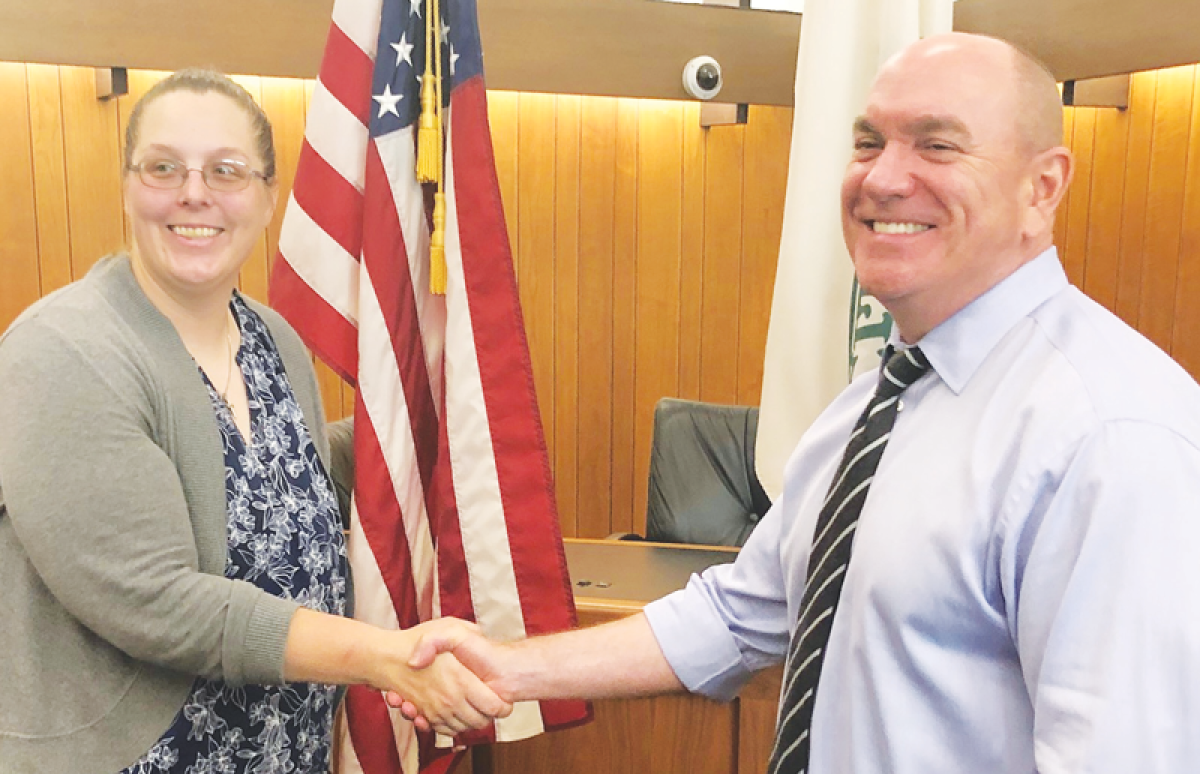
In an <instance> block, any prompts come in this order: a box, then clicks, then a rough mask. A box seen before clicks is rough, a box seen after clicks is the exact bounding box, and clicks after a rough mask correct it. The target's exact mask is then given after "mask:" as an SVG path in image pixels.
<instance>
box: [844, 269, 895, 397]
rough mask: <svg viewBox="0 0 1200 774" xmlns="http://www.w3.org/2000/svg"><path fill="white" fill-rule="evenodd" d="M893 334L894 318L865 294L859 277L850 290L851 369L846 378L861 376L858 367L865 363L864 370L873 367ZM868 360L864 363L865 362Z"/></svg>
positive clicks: (855, 279)
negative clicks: (859, 282)
mask: <svg viewBox="0 0 1200 774" xmlns="http://www.w3.org/2000/svg"><path fill="white" fill-rule="evenodd" d="M891 332H892V316H891V315H890V314H889V313H888V310H886V309H884V308H883V304H881V303H879V301H878V300H876V299H875V297H874V296H872V295H871V294H870V293H864V292H863V290H862V288H861V287H859V285H858V278H857V277H855V278H854V283H853V285H851V289H850V342H849V346H848V350H849V352H848V354H849V358H848V360H847V362H849V364H850V367H849V370H848V371H847V374H846V377H847V379H848V380H849V379H853V378H854V376H855V375H856V374H857V373H859V372H858V370H857V368H858V364H859V361H860V360H863V366H864V368H874V367H875V366H876V365H878V363H879V359H880V358H881V357H883V348H884V347H885V346H887V339H888V336H889V335H890V334H891ZM864 358H865V360H864Z"/></svg>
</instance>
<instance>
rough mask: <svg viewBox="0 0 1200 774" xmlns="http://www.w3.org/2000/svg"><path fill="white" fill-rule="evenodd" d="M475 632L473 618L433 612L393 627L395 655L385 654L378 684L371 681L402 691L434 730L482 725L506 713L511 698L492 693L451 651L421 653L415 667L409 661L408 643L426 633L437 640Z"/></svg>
mask: <svg viewBox="0 0 1200 774" xmlns="http://www.w3.org/2000/svg"><path fill="white" fill-rule="evenodd" d="M478 632H479V627H477V626H476V625H475V624H472V623H467V622H465V621H459V620H457V619H453V618H439V619H435V620H433V621H428V622H426V623H423V624H420V625H418V626H414V627H412V628H411V629H406V630H404V631H401V632H393V633H392V634H394V635H395V637H396V638H397V639H398V640H399V642H398V643H397V646H396V650H395V656H396V657H395V658H394V659H391V658H389V659H387V661H386V666H385V669H384V672H383V674H382V676H381V680H380V684H378V685H375V687H376V688H379V689H381V690H384V691H388V692H389V693H392V694H399V695H401V696H403V697H405V699H406V700H407V701H408V702H409V703H410V704H411V705H412V706H413V707H414V708H415V709H416V710H417V711H418V712H419V713H420V715H421V716H423V717H424V718H426V719H427V720H428V725H429V726H430V727H432V729H433V730H434V731H437V732H438V733H439V734H447V735H454V734H458V733H462V732H463V731H467V730H469V729H472V728H484V727H486V726H487V725H488V724H489V723H491V721H492V720H493V719H494V718H498V717H507V716H508V715H509V714H510V713H511V712H512V704H510V703H508V702H506V701H504V700H503V699H501V698H500V697H499V696H497V695H496V693H495V692H494V691H493V690H492V689H491V688H489V687H488V686H487V685H486V684H485V683H484V682H483V681H482V680H481V679H480V678H479V677H477V676H476V675H475V674H474V673H473V672H471V671H470V670H469V669H467V668H466V667H464V666H463V665H462V664H461V663H460V662H459V661H458V659H456V658H455V657H454V656H453V655H452V654H450V653H439V654H438V655H437V656H436V657H435V658H433V659H432V661H430V659H429V658H424V659H421V663H422V666H421V667H420V668H416V667H413V666H410V661H411V659H412V658H413V655H414V649H415V648H416V646H417V644H418V643H419V642H422V641H423V640H425V639H426V638H432V639H434V640H440V639H443V638H447V637H449V638H457V637H460V636H461V635H462V634H463V633H470V634H475V635H478ZM426 664H427V666H426ZM422 725H423V724H422Z"/></svg>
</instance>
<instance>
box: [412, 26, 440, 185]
mask: <svg viewBox="0 0 1200 774" xmlns="http://www.w3.org/2000/svg"><path fill="white" fill-rule="evenodd" d="M439 19H440V17H439V15H438V8H437V3H436V2H431V3H428V4H427V5H426V9H425V75H424V76H423V77H422V78H421V122H420V125H419V127H418V128H417V182H420V183H436V182H438V168H439V167H440V164H438V156H440V155H441V153H442V132H441V126H440V124H441V121H440V120H439V115H438V113H439V112H440V111H439V110H438V108H440V107H441V105H439V104H438V90H437V82H438V78H439V76H440V75H441V74H440V73H438V72H437V69H438V68H437V64H436V62H437V60H436V59H435V58H434V55H435V51H434V48H435V41H438V40H440V30H438V29H437V27H438V21H439Z"/></svg>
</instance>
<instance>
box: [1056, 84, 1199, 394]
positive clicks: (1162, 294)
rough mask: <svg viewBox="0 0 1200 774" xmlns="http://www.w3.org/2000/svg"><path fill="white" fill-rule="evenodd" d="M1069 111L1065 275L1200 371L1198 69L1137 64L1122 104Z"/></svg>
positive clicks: (1062, 221)
mask: <svg viewBox="0 0 1200 774" xmlns="http://www.w3.org/2000/svg"><path fill="white" fill-rule="evenodd" d="M1066 118H1067V121H1066V126H1065V134H1066V141H1067V143H1068V144H1069V145H1070V147H1071V149H1072V150H1073V151H1074V153H1075V157H1076V170H1075V180H1074V182H1073V183H1072V184H1071V188H1070V190H1069V193H1068V196H1067V199H1066V201H1065V202H1064V203H1063V205H1062V206H1061V208H1060V209H1059V213H1058V223H1057V228H1056V230H1055V242H1056V243H1057V244H1058V246H1059V250H1060V251H1061V254H1062V257H1063V264H1064V265H1065V266H1066V269H1067V274H1068V276H1069V277H1070V278H1071V281H1072V282H1073V283H1074V284H1076V285H1077V286H1079V287H1081V288H1083V290H1084V291H1085V292H1087V294H1088V295H1090V296H1091V297H1093V298H1095V299H1096V300H1097V301H1099V302H1100V303H1102V304H1104V305H1105V306H1106V307H1108V308H1109V309H1112V310H1113V311H1114V312H1116V313H1117V314H1118V315H1120V316H1121V318H1122V319H1124V320H1125V321H1126V322H1128V323H1129V324H1130V325H1132V326H1133V327H1135V328H1137V329H1138V330H1139V331H1141V332H1142V333H1143V334H1144V335H1145V336H1146V337H1148V338H1149V339H1150V340H1151V341H1153V342H1154V343H1155V344H1157V345H1158V346H1160V347H1162V349H1164V350H1165V351H1167V352H1168V353H1170V354H1171V356H1172V357H1174V358H1175V359H1176V360H1177V361H1179V362H1180V363H1181V364H1182V365H1183V366H1184V367H1185V368H1186V369H1187V370H1188V372H1189V373H1191V374H1192V376H1193V377H1197V378H1200V68H1198V67H1196V66H1192V65H1189V66H1186V67H1172V68H1169V69H1165V70H1157V71H1152V72H1145V73H1137V74H1135V75H1134V76H1133V77H1132V78H1131V82H1130V99H1129V108H1128V109H1127V110H1124V111H1121V110H1116V109H1114V108H1073V109H1069V110H1068V111H1067V115H1066Z"/></svg>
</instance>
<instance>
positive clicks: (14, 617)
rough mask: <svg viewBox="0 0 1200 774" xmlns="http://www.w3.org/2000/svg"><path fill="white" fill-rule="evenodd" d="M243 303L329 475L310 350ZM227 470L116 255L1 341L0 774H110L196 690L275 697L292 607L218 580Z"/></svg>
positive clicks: (187, 380) (154, 316)
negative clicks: (248, 689) (197, 683)
mask: <svg viewBox="0 0 1200 774" xmlns="http://www.w3.org/2000/svg"><path fill="white" fill-rule="evenodd" d="M247 303H248V304H250V306H251V307H252V308H253V309H254V310H255V311H256V312H257V313H258V314H259V315H261V316H262V318H263V319H264V320H265V321H266V323H267V326H268V328H269V329H270V331H271V335H272V337H273V338H274V340H275V343H276V344H277V346H278V347H279V352H280V354H281V355H282V357H283V362H284V367H285V369H286V371H287V374H288V378H289V380H290V381H291V384H292V388H293V389H294V391H295V393H296V398H297V399H298V401H299V403H300V406H301V407H302V408H303V410H304V413H305V420H306V422H307V424H308V429H309V431H310V432H311V434H312V437H313V440H314V442H315V443H316V446H317V451H318V453H319V454H320V455H321V456H322V458H323V459H324V460H328V459H329V449H328V444H327V441H326V436H325V429H324V428H325V422H324V416H323V413H322V410H321V403H320V398H319V395H318V391H317V385H316V378H315V376H314V374H313V370H312V365H311V362H310V361H309V359H308V355H307V353H306V351H305V349H304V346H303V344H301V342H300V339H299V337H297V336H296V333H295V332H294V331H293V330H292V329H291V328H290V327H289V326H288V325H287V324H286V323H285V322H284V321H283V319H282V318H280V317H279V315H277V314H276V313H274V312H273V311H271V310H270V309H267V308H265V307H263V306H261V305H259V304H255V303H254V302H252V301H249V300H247ZM224 472H225V468H224V463H223V454H222V447H221V440H220V436H219V434H218V431H217V425H216V420H215V418H214V416H213V412H212V407H211V405H210V403H209V397H208V394H207V391H206V388H205V387H204V384H203V382H202V381H201V379H200V378H199V376H198V375H197V371H196V364H195V362H194V361H193V360H192V359H191V357H190V356H189V355H188V352H187V350H186V349H185V348H184V346H183V343H182V341H181V340H180V339H179V336H178V335H177V334H176V332H175V329H174V327H173V326H172V325H171V323H170V322H169V321H168V320H167V319H166V318H165V317H164V316H163V315H162V314H161V313H160V312H159V311H158V310H157V309H156V308H155V307H154V306H153V305H152V304H151V303H150V301H149V300H148V299H147V298H146V296H145V295H144V294H143V293H142V291H141V289H140V287H139V286H138V284H137V282H136V281H135V280H134V277H133V273H132V271H131V270H130V266H129V259H128V257H127V256H125V255H117V256H111V257H109V258H106V259H104V260H102V261H101V262H100V263H99V264H97V265H96V267H95V268H94V269H92V271H91V272H89V273H88V275H87V276H86V277H85V278H84V279H82V280H80V281H79V282H77V283H75V284H73V285H70V286H68V287H66V288H63V289H62V290H60V291H58V292H56V293H53V294H51V295H50V296H47V297H46V298H44V299H42V300H41V301H39V302H38V303H36V304H34V305H33V306H32V307H30V308H29V309H28V310H26V312H25V313H23V314H22V315H21V316H20V317H19V318H18V319H17V321H16V322H14V323H13V325H12V326H11V327H10V328H9V329H8V331H7V332H6V333H5V334H4V335H3V337H0V654H3V655H2V656H0V771H3V772H5V774H18V773H21V774H23V773H24V772H97V774H112V773H113V772H116V771H119V770H120V769H122V768H124V767H125V766H128V765H129V764H131V763H133V762H134V761H135V760H136V759H137V758H138V757H139V756H141V755H142V754H144V753H145V752H146V751H147V750H149V749H150V747H151V746H152V745H153V744H154V742H155V741H156V740H157V739H158V738H159V736H160V735H161V734H162V732H163V731H165V730H166V729H167V727H168V725H169V724H170V723H171V721H172V719H173V718H174V717H175V714H176V713H177V712H178V711H179V709H180V708H181V707H182V706H183V702H184V699H185V698H186V696H187V694H188V691H189V689H190V687H191V685H192V682H193V681H194V679H195V677H196V675H204V676H206V677H211V678H220V679H222V680H225V681H226V682H228V683H231V684H234V685H238V684H244V683H279V682H282V680H283V653H284V642H285V639H286V636H287V629H288V625H289V623H290V620H291V617H292V614H293V613H294V612H295V609H296V605H295V604H294V603H292V602H290V601H286V600H283V599H280V598H278V597H274V596H271V595H269V594H266V593H265V592H262V591H260V590H259V589H257V588H256V587H254V586H253V585H251V584H249V583H246V582H244V581H232V580H227V579H226V578H225V577H224V575H223V573H224V570H225V562H226V504H225V486H224Z"/></svg>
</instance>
